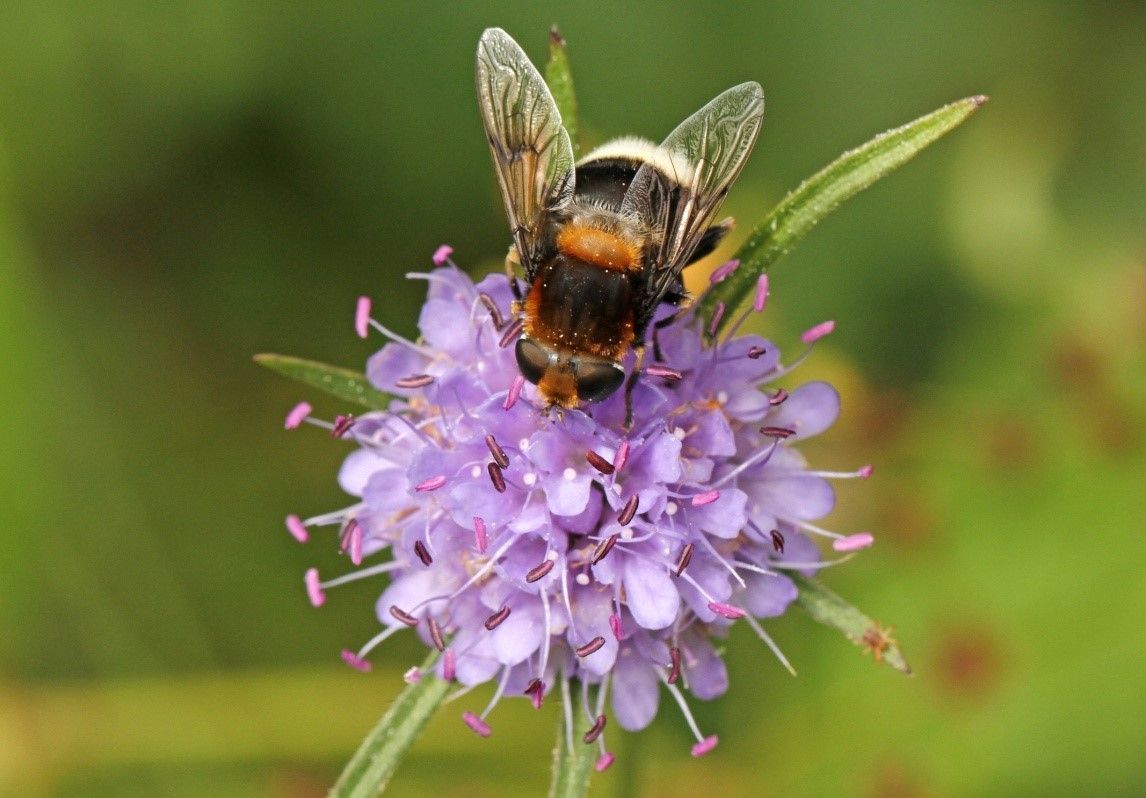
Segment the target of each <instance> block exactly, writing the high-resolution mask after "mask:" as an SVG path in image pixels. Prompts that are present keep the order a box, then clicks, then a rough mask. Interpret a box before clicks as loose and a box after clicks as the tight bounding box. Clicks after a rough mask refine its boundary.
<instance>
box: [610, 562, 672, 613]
mask: <svg viewBox="0 0 1146 798" xmlns="http://www.w3.org/2000/svg"><path fill="white" fill-rule="evenodd" d="M616 553H617V552H616V550H615V549H614V551H613V554H616ZM609 556H613V555H609ZM622 582H623V584H624V586H625V596H626V597H627V603H628V605H629V612H631V613H632V614H633V620H635V621H636V622H637V623H638V624H640V625H641V626H643V627H644V628H646V629H664V628H665V627H666V626H668V625H669V624H671V623H672V622H673V621H675V620H676V616H677V612H678V611H679V610H680V594H679V593H678V592H677V589H676V585H674V584H673V581H672V577H671V576H669V575H668V571H666V570H665V567H664V566H663V565H661V564H659V563H653V562H648V561H646V560H644V559H638V557H636V556H629V557H627V558H626V559H625V573H624V576H623V577H622Z"/></svg>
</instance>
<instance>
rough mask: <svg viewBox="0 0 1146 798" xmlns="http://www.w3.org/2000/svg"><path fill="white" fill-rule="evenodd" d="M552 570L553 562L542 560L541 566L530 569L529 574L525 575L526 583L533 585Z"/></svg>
mask: <svg viewBox="0 0 1146 798" xmlns="http://www.w3.org/2000/svg"><path fill="white" fill-rule="evenodd" d="M552 570H553V560H542V561H541V563H540V564H538V565H535V566H534V567H533V568H531V569H529V573H527V574H526V575H525V581H526V582H529V583H531V584H532V583H533V582H536V581H537V580H538V579H541V578H542V577H543V576H545V575H546V574H547V573H549V572H550V571H552Z"/></svg>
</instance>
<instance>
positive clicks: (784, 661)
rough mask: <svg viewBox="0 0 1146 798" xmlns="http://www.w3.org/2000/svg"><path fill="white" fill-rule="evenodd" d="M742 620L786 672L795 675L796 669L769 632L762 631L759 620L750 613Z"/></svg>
mask: <svg viewBox="0 0 1146 798" xmlns="http://www.w3.org/2000/svg"><path fill="white" fill-rule="evenodd" d="M744 620H745V621H746V622H747V623H748V625H749V626H750V627H752V631H753V632H755V633H756V636H757V637H759V638H760V639H761V640H763V641H764V645H766V646H768V648H769V649H771V651H772V654H773V655H775V657H776V659H778V660H780V664H781V665H783V666H784V667H785V668H786V669H787V670H788V673H790V674H792V675H793V676H795V675H796V669H795V668H793V667H792V663H790V662H788V658H787V657H785V656H784V652H783V651H781V650H780V647H779V646H778V645H776V641H775V640H773V639H772V638H771V636H769V634H768V633H767V632H765V631H764V627H763V626H761V625H760V622H759V621H757V620H756V619H755V618H753V617H752V616H751V615H745V616H744Z"/></svg>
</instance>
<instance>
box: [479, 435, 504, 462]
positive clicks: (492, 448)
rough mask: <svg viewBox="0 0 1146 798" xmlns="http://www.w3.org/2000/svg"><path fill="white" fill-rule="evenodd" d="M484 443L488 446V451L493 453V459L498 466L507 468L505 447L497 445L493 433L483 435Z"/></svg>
mask: <svg viewBox="0 0 1146 798" xmlns="http://www.w3.org/2000/svg"><path fill="white" fill-rule="evenodd" d="M485 445H486V446H487V447H489V453H490V454H491V455H493V461H494V462H495V463H497V464H498V466H500V467H501V468H509V456H508V455H507V454H506V453H505V449H502V448H501V447H500V446H499V445H498V443H497V439H495V438H494V437H493V435H486V436H485Z"/></svg>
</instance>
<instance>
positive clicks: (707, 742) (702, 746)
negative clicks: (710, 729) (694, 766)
mask: <svg viewBox="0 0 1146 798" xmlns="http://www.w3.org/2000/svg"><path fill="white" fill-rule="evenodd" d="M718 742H720V738H719V737H717V736H716V735H715V734H713V735H709V736H708V737H705V738H704V739H703V740H701V741H700V742H699V743H697V744H696V745H694V746H693V747H692V755H693V756H697V757H699V756H704V755H705V754H707V753H708V752H709V751H711V750H712V749H713V748H715V747H716V744H717V743H718Z"/></svg>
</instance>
